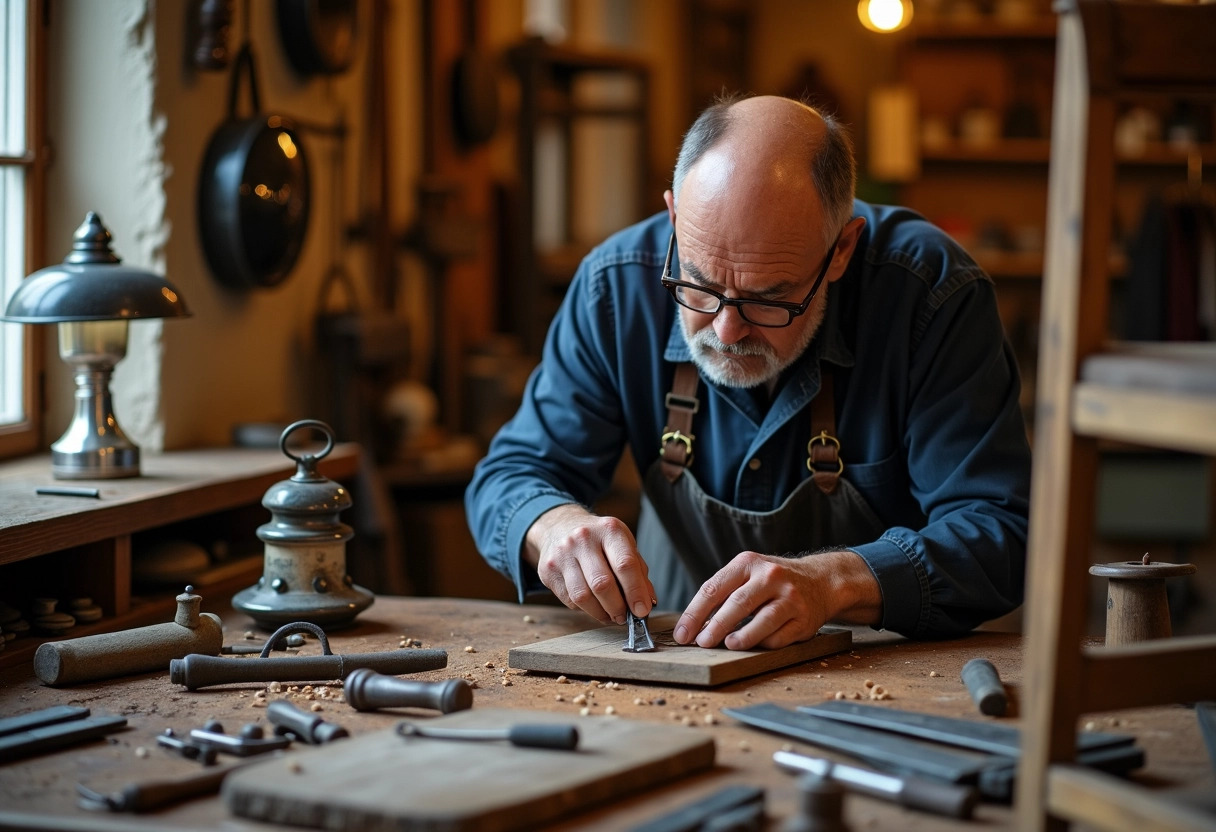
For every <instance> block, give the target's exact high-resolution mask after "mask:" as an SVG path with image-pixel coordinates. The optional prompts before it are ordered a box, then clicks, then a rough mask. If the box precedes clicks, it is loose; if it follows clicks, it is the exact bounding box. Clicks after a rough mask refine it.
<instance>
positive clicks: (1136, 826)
mask: <svg viewBox="0 0 1216 832" xmlns="http://www.w3.org/2000/svg"><path fill="white" fill-rule="evenodd" d="M1047 808H1048V809H1049V810H1050V811H1051V813H1052V814H1054V815H1057V816H1058V817H1062V818H1068V819H1069V820H1074V821H1079V822H1082V823H1085V824H1089V825H1094V826H1097V827H1098V828H1100V829H1103V830H1105V832H1200V830H1207V832H1212V830H1216V818H1214V817H1212V815H1210V814H1207V813H1206V812H1202V811H1200V810H1199V809H1195V808H1191V807H1189V806H1186V805H1183V804H1181V803H1179V802H1178V801H1177V800H1176V799H1175V800H1166V799H1165V798H1163V797H1162V796H1159V795H1157V794H1155V793H1154V792H1152V791H1150V790H1149V789H1146V788H1144V787H1143V786H1139V785H1137V784H1136V783H1133V782H1131V781H1129V780H1127V779H1125V778H1122V777H1114V776H1112V775H1109V774H1104V773H1102V772H1100V771H1096V770H1095V769H1092V768H1084V767H1081V766H1073V765H1054V766H1052V767H1051V768H1050V769H1049V770H1048V788H1047Z"/></svg>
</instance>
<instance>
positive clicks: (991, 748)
mask: <svg viewBox="0 0 1216 832" xmlns="http://www.w3.org/2000/svg"><path fill="white" fill-rule="evenodd" d="M798 710H799V711H800V712H802V713H809V714H813V715H815V716H818V717H823V718H825V719H832V720H838V721H840V722H850V723H852V724H854V725H864V726H866V727H868V728H878V729H880V730H883V731H892V732H895V733H898V734H904V735H906V736H910V737H918V738H920V739H926V740H933V741H934V742H940V743H945V744H946V745H954V746H958V747H960V748H970V749H973V750H975V751H984V752H988V753H991V754H1000V755H1003V756H1006V757H1011V758H1014V759H1016V758H1017V757H1018V756H1019V755H1020V754H1021V753H1022V735H1021V733H1020V732H1019V731H1018V729H1016V728H1013V727H1011V726H1008V725H995V724H993V723H990V722H976V721H973V720H969V719H954V718H952V717H946V716H934V715H932V714H922V713H916V712H915V711H901V710H898V709H896V708H881V707H878V706H876V705H862V704H859V703H856V702H837V701H831V702H823V703H821V704H819V705H803V706H801V707H799V708H798ZM1135 741H1136V738H1135V737H1133V736H1131V735H1129V734H1109V733H1105V732H1101V731H1081V732H1078V734H1077V762H1079V763H1081V764H1082V765H1093V762H1092V761H1091V759H1090V758H1091V757H1093V759H1094V760H1097V759H1099V758H1107V759H1111V760H1113V759H1116V758H1117V756H1118V752H1120V751H1121V750H1122V749H1130V750H1131V752H1133V753H1131V755H1130V756H1129V759H1128V762H1132V761H1133V759H1134V758H1136V757H1137V756H1138V757H1139V758H1140V762H1139V763H1137V764H1136V765H1132V766H1130V768H1136V767H1138V766H1139V765H1143V752H1141V751H1139V749H1133V748H1132V746H1133V745H1134V744H1135ZM1103 751H1110V752H1112V755H1101V754H1099V753H1098V752H1103Z"/></svg>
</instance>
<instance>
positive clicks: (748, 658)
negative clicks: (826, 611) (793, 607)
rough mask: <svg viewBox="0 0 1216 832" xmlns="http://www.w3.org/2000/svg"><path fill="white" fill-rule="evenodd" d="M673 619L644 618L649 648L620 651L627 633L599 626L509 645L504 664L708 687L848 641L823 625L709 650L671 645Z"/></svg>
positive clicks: (786, 664)
mask: <svg viewBox="0 0 1216 832" xmlns="http://www.w3.org/2000/svg"><path fill="white" fill-rule="evenodd" d="M677 620H679V615H678V614H676V613H667V614H663V615H653V616H651V617H650V620H649V627H650V635H651V638H653V639H654V643H655V647H656V648H657V649H656V650H654V651H653V652H650V653H628V652H625V651H624V650H622V649H621V648H622V647H623V646H624V644H625V639H626V638H627V636H628V633H627V632H626V630H625V628H624V627H601V628H598V629H595V630H586V631H584V632H581V633H571V634H570V635H565V636H559V637H558V638H551V639H548V640H547V641H538V642H536V643H535V644H527V645H523V646H521V647H512V648H511V652H510V653H509V654H508V656H507V664H509V665H510V666H511V667H514V668H519V669H521V670H537V671H541V672H546V673H565V674H567V675H570V676H589V677H592V678H595V679H605V680H609V679H633V680H635V681H639V682H661V683H667V684H675V685H699V686H702V687H713V686H715V685H722V684H725V683H727V682H733V681H735V680H736V679H743V678H746V677H748V676H755V675H756V674H758V673H767V672H768V671H770V670H778V669H780V668H783V667H789V666H790V665H795V664H798V663H799V662H805V661H808V660H809V659H817V658H819V657H820V656H826V655H828V654H829V653H838V652H840V651H841V650H848V649H849V648H850V647H851V646H852V644H853V633H852V632H851V631H850V630H846V629H843V628H839V627H824V628H823V629H822V630H820V631H819V634H818V635H817V636H815V637H814V638H812V639H809V640H807V641H803V642H799V643H798V644H791V645H789V646H788V647H782V648H780V649H777V650H727V649H726V648H725V647H717V648H712V649H709V648H705V647H697V646H696V645H695V644H694V645H684V644H676V642H675V639H673V638H672V635H671V631H672V630H673V629H674V628H675V623H676V621H677Z"/></svg>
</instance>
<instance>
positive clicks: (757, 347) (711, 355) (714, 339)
mask: <svg viewBox="0 0 1216 832" xmlns="http://www.w3.org/2000/svg"><path fill="white" fill-rule="evenodd" d="M823 312H824V307H823V306H819V307H817V308H816V309H815V310H809V311H808V314H812V315H814V316H815V318H814V319H813V320H812V322H811V325H810V326H808V327H807V328H806V329H805V330H804V331H803V335H802V338H800V339H799V341H798V343H797V345H796V347H795V349H794V350H793V351H792V352H791V353H790V355H789V357H788V358H786V359H784V360H782V359H781V358H779V357H778V356H777V353H776V352H775V351H774V350H773V348H772V347H771V346H769V345H768V344H762V343H754V342H748V341H739V342H736V343H734V344H724V343H722V341H720V340H719V339H718V333H716V332H714V328H713V326H706V327H702V328H701V329H699V330H697V331H696V332H692V333H690V332H689V331H688V327H687V325H686V324H685V323H684V316H683V315H680V316H679V318H680V330H681V332H683V333H684V341H685V343H687V344H688V349H689V351H690V352H691V353H692V362H693V364H695V365H697V369H699V370H700V371H701V372H702V373H704V374H705V377H706V378H708V379H709V380H710V381H712V382H713V383H714V384H718V385H721V386H722V387H739V388H749V387H759V386H760V385H762V384H769V383H771V382H774V381H776V379H777V377H778V376H779V375H781V373H782V371H783V370H785V368H786V367H788V366H790V365H791V364H793V363H794V362H795V361H797V360H798V357H799V356H801V355H802V354H803V353H804V352H805V351H806V348H807V347H808V346H809V345H810V343H811V339H812V338H814V337H815V333H816V332H818V331H819V325H820V324H821V323H822V322H823ZM736 355H737V356H757V357H759V358H761V359H762V364H761V366H760V368H759V369H757V370H749V369H748V368H746V367H744V366H742V365H741V364H740V363H739V362H737V361H734V360H732V359H731V358H730V356H736Z"/></svg>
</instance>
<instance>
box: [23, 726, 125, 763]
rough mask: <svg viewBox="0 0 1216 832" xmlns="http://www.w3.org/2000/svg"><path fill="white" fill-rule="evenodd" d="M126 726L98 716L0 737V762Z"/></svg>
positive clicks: (79, 741) (93, 737) (98, 735)
mask: <svg viewBox="0 0 1216 832" xmlns="http://www.w3.org/2000/svg"><path fill="white" fill-rule="evenodd" d="M126 724H127V718H126V717H123V716H95V717H89V718H88V719H73V720H70V721H68V722H59V723H56V724H54V725H46V726H44V727H42V728H31V729H30V730H28V731H21V732H18V733H14V734H9V735H8V736H6V737H2V738H0V763H7V762H9V761H11V760H20V759H23V758H25V757H31V756H33V755H35V754H41V753H43V752H44V751H53V750H55V749H56V748H63V747H65V746H69V745H79V744H80V743H84V742H88V741H89V740H95V739H97V738H98V737H104V736H105V735H106V734H113V733H114V732H115V731H118V730H120V729H121V728H123V727H124V726H125V725H126Z"/></svg>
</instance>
